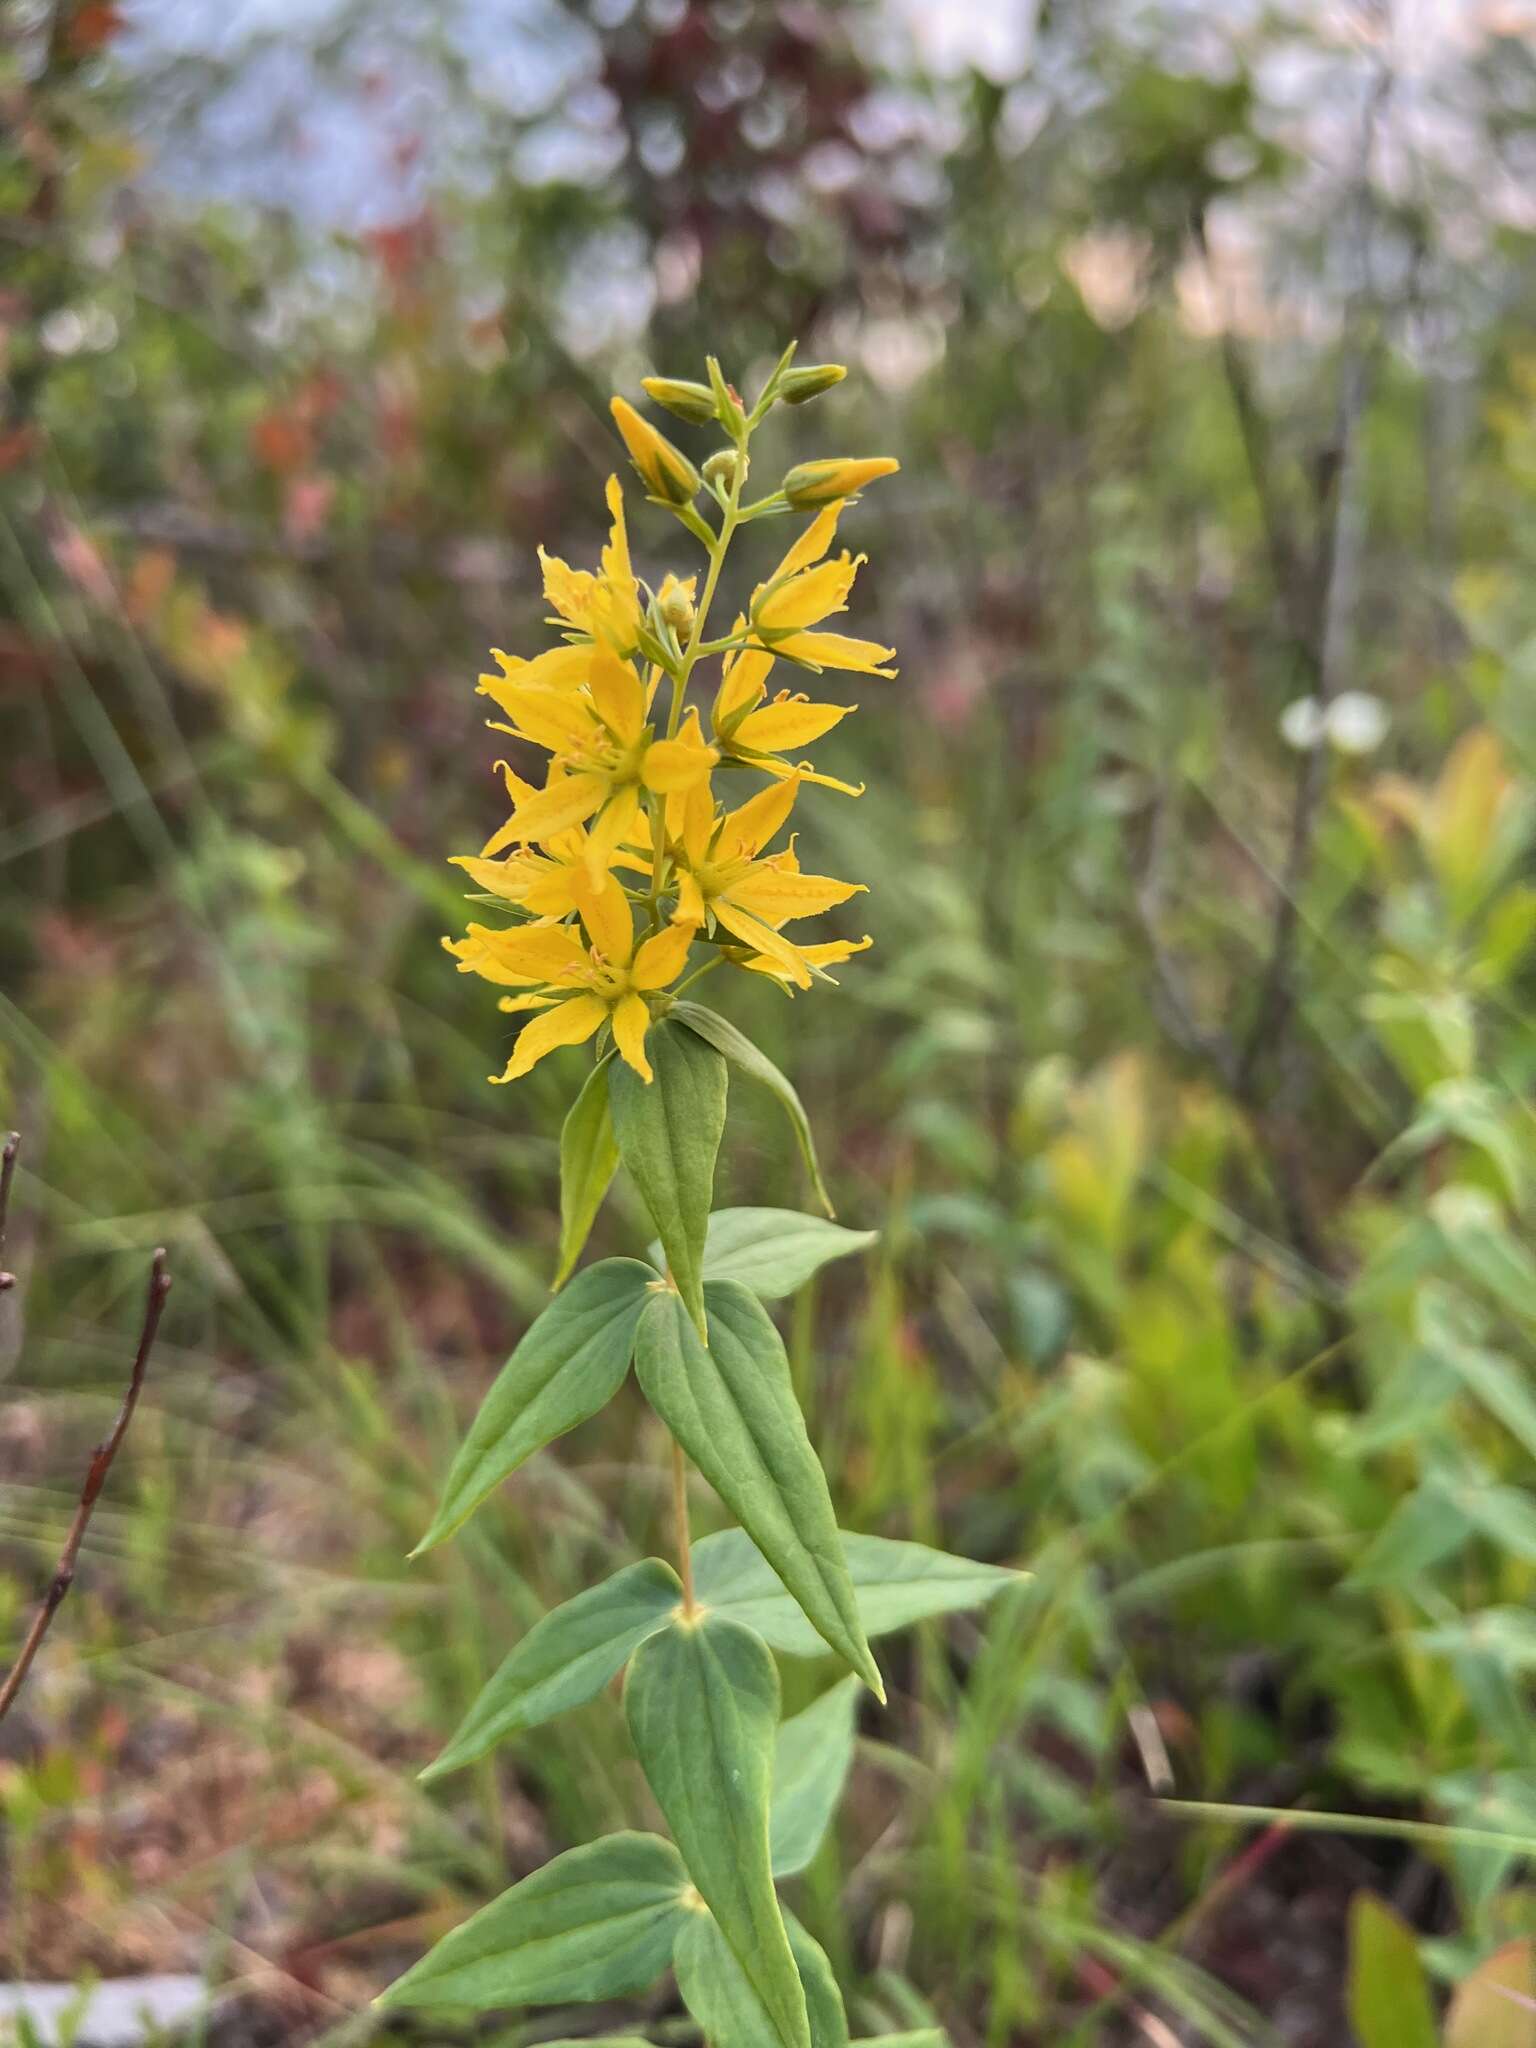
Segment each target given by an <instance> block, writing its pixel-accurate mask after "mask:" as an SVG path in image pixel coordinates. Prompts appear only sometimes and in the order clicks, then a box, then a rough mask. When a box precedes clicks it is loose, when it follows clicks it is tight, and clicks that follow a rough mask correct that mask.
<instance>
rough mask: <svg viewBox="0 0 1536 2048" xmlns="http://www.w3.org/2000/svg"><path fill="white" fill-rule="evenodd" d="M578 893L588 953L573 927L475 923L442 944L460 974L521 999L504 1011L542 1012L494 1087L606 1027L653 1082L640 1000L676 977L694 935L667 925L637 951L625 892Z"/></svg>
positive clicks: (510, 1000) (646, 1013) (645, 1010)
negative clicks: (497, 927)
mask: <svg viewBox="0 0 1536 2048" xmlns="http://www.w3.org/2000/svg"><path fill="white" fill-rule="evenodd" d="M579 894H580V898H581V901H580V909H581V921H582V924H583V925H584V926H585V927H586V933H587V939H588V941H589V943H588V944H586V945H583V944H582V941H581V937H580V935H579V934H578V932H577V930H576V928H575V927H574V926H573V925H569V924H542V925H521V926H517V927H515V928H514V929H513V930H511V931H490V930H488V929H487V928H486V927H485V926H484V925H478V924H472V925H471V926H470V927H469V930H468V934H467V936H466V937H464V938H462V939H444V941H443V945H444V946H445V948H446V949H447V951H448V952H450V953H452V954H453V955H454V957H455V958H456V959H457V960H458V963H459V972H460V973H461V974H478V975H480V976H482V977H483V978H484V979H485V980H486V981H492V982H498V983H500V984H501V985H502V986H503V987H509V988H515V989H518V990H520V991H523V992H522V993H520V994H518V995H514V996H508V997H503V999H502V1004H501V1007H502V1008H503V1009H504V1010H511V1011H519V1010H536V1011H538V1012H539V1014H538V1015H537V1016H535V1017H534V1018H533V1019H532V1020H531V1021H530V1022H529V1023H527V1024H525V1025H524V1027H523V1029H522V1031H521V1032H520V1033H519V1035H518V1040H517V1043H516V1045H515V1046H514V1047H513V1049H512V1057H511V1058H510V1059H509V1060H508V1062H507V1065H506V1068H505V1071H504V1072H502V1073H501V1074H498V1075H493V1076H492V1077H491V1078H492V1079H493V1080H497V1081H516V1080H518V1079H520V1078H521V1076H522V1075H524V1074H526V1073H527V1072H528V1071H529V1070H530V1069H531V1068H532V1067H535V1066H537V1065H538V1063H539V1061H540V1060H541V1059H543V1058H544V1056H545V1055H546V1053H551V1052H554V1051H555V1050H556V1049H557V1047H559V1046H562V1045H584V1044H585V1043H586V1041H587V1040H588V1039H589V1038H591V1037H592V1036H593V1034H594V1033H595V1032H597V1031H598V1030H600V1029H601V1027H602V1026H603V1025H604V1024H608V1025H611V1026H612V1029H613V1042H614V1045H615V1046H616V1047H617V1048H618V1052H619V1056H620V1058H621V1059H624V1060H626V1061H627V1062H628V1063H629V1065H630V1066H632V1067H633V1068H634V1070H635V1072H636V1073H637V1074H638V1075H639V1076H640V1078H641V1079H642V1080H643V1081H649V1080H650V1079H651V1078H652V1075H651V1063H650V1061H649V1060H648V1059H647V1058H646V1056H645V1034H646V1032H647V1031H648V1030H649V1029H650V1023H651V1008H650V1005H649V1003H647V1001H646V997H647V996H648V995H651V994H654V993H655V992H656V991H658V990H660V989H664V988H665V987H666V986H667V985H668V983H669V982H673V981H675V980H676V979H677V977H678V975H679V974H680V973H681V972H682V969H683V963H684V962H685V961H686V959H687V957H688V948H689V946H690V944H691V943H692V940H693V933H692V931H691V930H690V929H689V928H688V927H686V926H684V925H668V926H666V927H665V928H664V929H663V930H661V931H659V932H656V933H654V934H653V935H652V936H651V937H650V938H648V939H646V940H645V941H644V943H643V944H642V945H641V946H640V947H639V948H638V949H637V948H636V947H635V943H634V940H635V933H634V919H633V917H632V915H631V912H630V907H629V903H628V901H627V900H626V899H625V897H624V896H623V894H622V893H621V891H619V890H618V889H605V890H602V891H601V892H599V891H597V890H593V889H591V888H590V887H586V886H582V887H581V888H580V889H579Z"/></svg>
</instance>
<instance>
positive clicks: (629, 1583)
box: [421, 1557, 683, 1779]
mask: <svg viewBox="0 0 1536 2048" xmlns="http://www.w3.org/2000/svg"><path fill="white" fill-rule="evenodd" d="M682 1595H683V1589H682V1586H681V1585H680V1583H679V1582H678V1577H677V1574H676V1572H674V1571H673V1569H672V1567H671V1566H670V1565H666V1564H663V1563H662V1561H661V1559H660V1558H659V1557H648V1558H646V1559H644V1560H643V1562H641V1563H640V1564H631V1565H626V1566H625V1568H624V1569H623V1571H621V1572H615V1574H614V1576H613V1577H612V1578H611V1579H605V1580H604V1581H603V1583H602V1585H600V1586H593V1587H590V1588H589V1589H588V1591H587V1592H585V1593H578V1594H577V1595H576V1597H575V1599H574V1600H567V1601H566V1602H565V1604H564V1605H563V1606H561V1607H557V1608H556V1609H555V1610H554V1612H553V1613H552V1614H546V1615H545V1616H544V1619H543V1620H542V1621H538V1622H535V1623H534V1625H533V1627H532V1628H531V1629H529V1631H528V1633H527V1635H525V1636H524V1637H523V1639H522V1641H521V1642H520V1643H519V1644H518V1645H517V1648H516V1649H515V1650H513V1651H512V1653H511V1655H510V1656H509V1657H507V1658H506V1659H505V1661H504V1662H503V1663H502V1665H501V1667H500V1669H499V1670H498V1671H497V1672H496V1675H495V1676H494V1677H493V1678H492V1679H491V1681H490V1683H489V1684H488V1685H487V1686H486V1688H485V1690H484V1691H483V1692H482V1693H481V1695H480V1697H479V1698H478V1699H477V1700H476V1701H475V1704H474V1705H473V1706H472V1707H471V1708H470V1710H469V1712H468V1713H467V1714H466V1715H465V1717H464V1720H463V1723H462V1724H461V1726H460V1727H459V1730H458V1732H457V1734H456V1735H455V1736H454V1738H453V1740H452V1741H451V1742H450V1743H449V1744H448V1746H447V1748H446V1749H445V1750H444V1751H443V1753H442V1755H441V1756H440V1757H438V1758H437V1759H436V1760H435V1762H433V1763H431V1764H429V1765H428V1766H427V1768H426V1770H424V1771H423V1772H422V1774H421V1775H422V1777H423V1779H429V1778H440V1777H441V1776H442V1775H443V1774H444V1772H445V1771H456V1770H458V1769H459V1767H460V1765H462V1764H468V1763H473V1762H474V1760H475V1758H476V1757H478V1756H484V1755H485V1753H486V1751H487V1750H488V1749H491V1748H493V1747H494V1746H495V1745H496V1744H497V1743H498V1742H500V1741H502V1740H503V1739H504V1738H505V1737H506V1736H508V1735H511V1734H514V1733H515V1732H516V1731H517V1730H518V1729H520V1728H534V1727H537V1725H538V1724H539V1722H541V1721H548V1720H549V1719H550V1718H551V1717H552V1716H553V1715H555V1714H563V1713H565V1712H567V1711H568V1709H570V1708H571V1707H579V1706H581V1705H582V1704H583V1703H584V1702H585V1701H587V1700H590V1699H593V1698H595V1697H596V1695H597V1694H598V1693H600V1692H601V1691H602V1689H603V1687H604V1686H605V1685H606V1684H607V1683H608V1681H609V1679H610V1678H612V1677H613V1676H614V1674H615V1672H617V1671H619V1670H620V1669H621V1668H622V1667H623V1665H624V1664H625V1663H626V1662H627V1661H628V1658H629V1655H630V1652H631V1651H632V1650H634V1649H635V1648H636V1647H637V1646H638V1645H639V1644H640V1643H643V1642H644V1641H645V1638H646V1637H647V1636H648V1635H652V1634H654V1632H655V1631H656V1630H657V1629H658V1628H661V1627H662V1626H663V1625H664V1623H665V1622H666V1619H667V1617H668V1615H669V1614H671V1613H672V1612H673V1610H674V1609H675V1608H676V1606H677V1604H678V1602H679V1600H681V1598H682Z"/></svg>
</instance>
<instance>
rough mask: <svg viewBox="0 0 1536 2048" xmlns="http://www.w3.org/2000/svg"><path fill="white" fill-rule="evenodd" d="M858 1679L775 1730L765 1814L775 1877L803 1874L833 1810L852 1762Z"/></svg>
mask: <svg viewBox="0 0 1536 2048" xmlns="http://www.w3.org/2000/svg"><path fill="white" fill-rule="evenodd" d="M858 1703H859V1680H858V1679H857V1678H845V1679H843V1680H842V1681H841V1682H840V1683H839V1684H837V1685H834V1686H833V1687H832V1689H831V1690H830V1692H824V1693H823V1694H822V1695H821V1698H820V1699H818V1700H813V1701H812V1702H811V1704H810V1705H809V1706H808V1707H806V1708H804V1709H803V1710H802V1711H801V1712H800V1713H798V1714H792V1715H791V1716H790V1718H789V1719H788V1720H787V1721H784V1722H781V1723H780V1725H779V1734H778V1740H777V1742H776V1743H775V1744H774V1754H773V1805H772V1807H771V1808H770V1810H769V1815H768V1833H769V1849H770V1854H771V1856H772V1860H773V1874H774V1876H775V1877H793V1876H794V1875H795V1873H796V1872H797V1871H801V1870H804V1869H805V1867H806V1865H807V1864H808V1863H809V1862H810V1860H811V1858H812V1857H813V1856H814V1855H815V1854H816V1851H817V1850H818V1849H819V1848H820V1847H821V1842H822V1837H823V1836H824V1835H825V1834H826V1832H827V1828H828V1826H829V1825H830V1823H831V1820H832V1815H833V1814H834V1812H835V1811H836V1810H837V1802H838V1800H839V1799H840V1798H841V1797H842V1794H843V1784H844V1781H845V1780H846V1778H847V1776H848V1766H849V1765H850V1764H851V1763H852V1762H853V1723H854V1716H855V1714H856V1712H857V1710H858Z"/></svg>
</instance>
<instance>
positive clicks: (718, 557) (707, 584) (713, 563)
mask: <svg viewBox="0 0 1536 2048" xmlns="http://www.w3.org/2000/svg"><path fill="white" fill-rule="evenodd" d="M746 467H747V451H746V449H745V447H743V448H742V449H741V451H740V460H739V461H738V462H737V464H736V474H735V476H734V477H733V478H732V479H731V492H730V496H729V497H728V498H727V499H726V501H725V517H724V518H723V519H722V520H721V522H720V531H719V533H718V535H717V536H716V537H715V541H714V544H713V546H712V547H711V548H710V551H709V571H708V574H707V575H706V576H705V578H704V589H703V593H702V595H701V596H700V598H699V603H698V609H697V610H696V611H695V613H694V615H693V630H692V632H691V633H690V634H689V635H688V645H687V646H686V647H685V648H684V649H683V658H682V661H681V662H680V663H679V665H678V669H677V673H676V674H675V675H674V676H673V678H672V715H671V717H670V718H669V719H668V720H667V738H668V739H669V740H671V739H676V737H677V729H678V727H679V726H680V725H681V724H682V722H683V699H684V697H685V696H686V695H687V693H688V678H689V676H690V675H691V674H692V673H693V665H694V663H695V662H696V661H697V660H698V658H699V656H700V654H701V653H702V652H703V648H704V626H705V622H706V621H707V619H708V618H709V608H710V606H711V605H712V604H713V603H714V599H715V589H716V586H717V585H718V584H719V581H720V570H721V567H722V565H723V564H724V561H725V551H726V549H727V548H728V547H729V546H730V544H731V535H732V534H733V533H734V532H735V530H736V515H737V513H738V512H739V510H740V509H741V487H742V484H743V483H744V482H745V480H746V476H745V473H746Z"/></svg>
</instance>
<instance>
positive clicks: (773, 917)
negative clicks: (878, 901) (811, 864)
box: [717, 861, 865, 925]
mask: <svg viewBox="0 0 1536 2048" xmlns="http://www.w3.org/2000/svg"><path fill="white" fill-rule="evenodd" d="M864 893H865V884H864V883H863V882H839V881H836V880H834V879H833V877H832V876H831V875H801V874H795V873H792V872H791V871H790V870H789V869H787V868H779V867H775V866H774V864H773V863H772V862H771V861H758V862H755V863H754V865H753V866H752V867H751V869H750V870H749V871H748V872H747V873H746V874H745V875H743V876H742V878H741V880H740V881H739V882H734V883H732V885H731V887H730V888H729V890H727V892H726V897H727V900H728V901H729V902H731V903H735V904H739V905H740V907H741V908H742V909H743V910H750V911H751V912H752V913H753V915H754V916H755V917H760V918H762V919H763V920H764V922H765V923H767V924H771V925H781V924H786V923H787V922H788V921H789V919H790V918H792V917H819V916H820V915H821V913H822V912H823V911H824V910H832V909H835V907H836V906H837V905H838V904H839V903H846V902H847V901H848V899H849V897H850V896H862V895H863V894H864ZM717 908H718V906H717Z"/></svg>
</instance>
